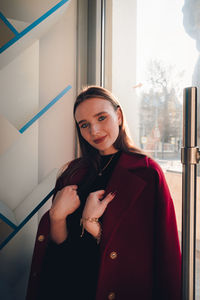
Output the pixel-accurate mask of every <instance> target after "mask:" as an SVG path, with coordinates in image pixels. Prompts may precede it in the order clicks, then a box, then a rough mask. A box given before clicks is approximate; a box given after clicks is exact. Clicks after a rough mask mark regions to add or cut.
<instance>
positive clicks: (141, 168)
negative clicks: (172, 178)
mask: <svg viewBox="0 0 200 300" xmlns="http://www.w3.org/2000/svg"><path fill="white" fill-rule="evenodd" d="M78 177H79V178H78ZM78 177H77V179H75V181H74V182H71V183H70V184H75V183H78V182H79V180H80V178H81V177H82V175H81V176H80V173H79V176H78ZM111 191H117V194H116V196H115V198H114V199H113V201H111V202H110V203H109V205H108V207H107V209H106V211H105V213H104V217H103V224H102V238H101V242H100V249H101V263H100V271H99V278H98V287H97V294H96V300H106V299H116V300H125V299H136V300H151V299H152V300H155V299H159V300H165V299H166V300H179V299H181V296H180V294H181V252H180V245H179V240H178V232H177V224H176V217H175V211H174V206H173V202H172V199H171V196H170V192H169V189H168V186H167V183H166V180H165V178H164V175H163V172H162V170H161V168H160V167H159V165H158V164H157V163H156V162H155V161H153V160H152V159H151V158H148V157H146V156H142V155H137V154H126V153H122V155H121V156H120V158H119V161H118V162H117V165H116V167H115V169H114V171H113V174H112V176H111V179H110V181H109V182H108V185H107V188H106V194H107V193H109V192H111ZM48 234H49V215H48V212H47V213H46V214H45V215H44V216H43V217H42V219H41V221H40V224H39V228H38V233H37V237H36V243H35V249H34V254H33V260H32V266H31V273H30V278H29V285H28V291H27V298H26V299H27V300H35V292H36V291H37V284H38V275H39V273H40V267H41V263H42V259H43V256H44V254H45V246H46V241H47V237H48ZM83 272H84V271H83ZM83 276H84V275H83Z"/></svg>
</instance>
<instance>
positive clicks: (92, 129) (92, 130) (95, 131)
mask: <svg viewBox="0 0 200 300" xmlns="http://www.w3.org/2000/svg"><path fill="white" fill-rule="evenodd" d="M99 132H100V126H99V124H93V125H91V127H90V133H91V135H94V136H95V135H96V134H98V133H99Z"/></svg>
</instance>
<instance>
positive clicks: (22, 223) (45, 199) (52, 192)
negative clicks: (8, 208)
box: [0, 189, 55, 250]
mask: <svg viewBox="0 0 200 300" xmlns="http://www.w3.org/2000/svg"><path fill="white" fill-rule="evenodd" d="M54 190H55V189H53V190H52V191H51V192H50V193H49V194H48V195H47V196H46V197H45V198H44V199H43V200H42V201H41V202H40V204H38V205H37V206H36V207H35V208H34V209H33V210H32V212H31V213H30V214H29V215H28V216H27V217H26V218H25V219H24V221H22V222H21V223H20V225H19V226H17V227H16V229H15V230H14V231H13V232H12V233H11V234H10V235H9V236H8V237H7V238H6V239H5V240H4V241H3V242H2V243H1V244H0V250H1V249H2V248H3V247H4V246H5V245H6V244H7V243H8V242H9V241H10V240H11V239H12V238H13V237H14V236H15V235H16V234H17V233H18V231H20V229H22V227H23V226H24V225H25V224H26V223H27V222H28V221H29V220H30V219H31V218H32V217H33V215H34V214H35V213H36V212H37V211H38V210H39V209H40V208H41V207H42V206H43V205H44V204H45V203H46V202H47V200H48V199H49V198H50V197H51V196H53V194H54Z"/></svg>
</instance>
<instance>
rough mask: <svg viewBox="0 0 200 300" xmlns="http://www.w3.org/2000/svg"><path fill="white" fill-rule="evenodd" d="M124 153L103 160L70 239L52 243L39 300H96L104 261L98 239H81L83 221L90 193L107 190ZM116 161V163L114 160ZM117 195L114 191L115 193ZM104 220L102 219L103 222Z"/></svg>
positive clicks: (73, 218)
mask: <svg viewBox="0 0 200 300" xmlns="http://www.w3.org/2000/svg"><path fill="white" fill-rule="evenodd" d="M120 154H121V151H119V152H117V153H116V154H115V155H114V156H113V154H111V155H104V156H101V162H100V170H101V173H102V175H101V176H100V175H98V174H96V176H94V178H93V181H91V183H90V184H89V186H88V188H87V191H84V192H82V193H81V195H79V198H80V202H81V205H80V207H79V208H78V209H77V210H76V211H75V212H74V213H73V214H71V215H69V216H68V218H67V228H68V237H67V239H66V241H64V242H63V243H62V244H59V245H57V244H56V243H54V242H53V241H49V243H48V247H47V251H46V254H45V259H44V263H43V266H42V272H41V276H40V288H39V295H38V298H37V300H42V299H43V300H44V299H48V300H51V299H52V300H53V299H59V300H60V299H67V300H80V299H87V300H94V299H95V294H96V285H97V278H98V269H99V261H100V259H99V258H100V257H99V255H100V253H99V246H98V245H97V242H96V239H95V238H94V237H93V236H92V235H90V234H89V233H88V232H87V231H86V230H85V232H84V236H83V237H80V235H81V227H80V219H81V216H82V212H83V208H84V205H85V202H86V199H87V196H88V195H89V193H91V192H94V191H97V190H101V189H105V188H106V186H107V183H108V181H109V179H110V177H111V174H112V172H113V169H114V167H115V165H116V163H117V161H118V159H119V157H120ZM111 158H112V159H111ZM113 192H114V191H113ZM102 219H103V216H102V218H101V221H102Z"/></svg>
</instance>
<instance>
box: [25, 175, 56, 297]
mask: <svg viewBox="0 0 200 300" xmlns="http://www.w3.org/2000/svg"><path fill="white" fill-rule="evenodd" d="M60 185H61V182H60V180H59V179H58V180H57V181H56V185H55V189H54V195H53V199H54V197H55V195H56V193H57V191H58V190H59V189H60ZM49 233H50V219H49V212H48V211H47V212H46V213H45V214H44V215H43V216H42V218H41V220H40V222H39V225H38V230H37V235H36V239H35V246H34V250H33V256H32V262H31V269H30V274H29V280H28V286H27V292H26V300H35V299H36V293H37V290H38V285H39V276H40V273H41V266H42V262H43V259H44V256H45V253H46V248H47V245H48V241H49Z"/></svg>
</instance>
